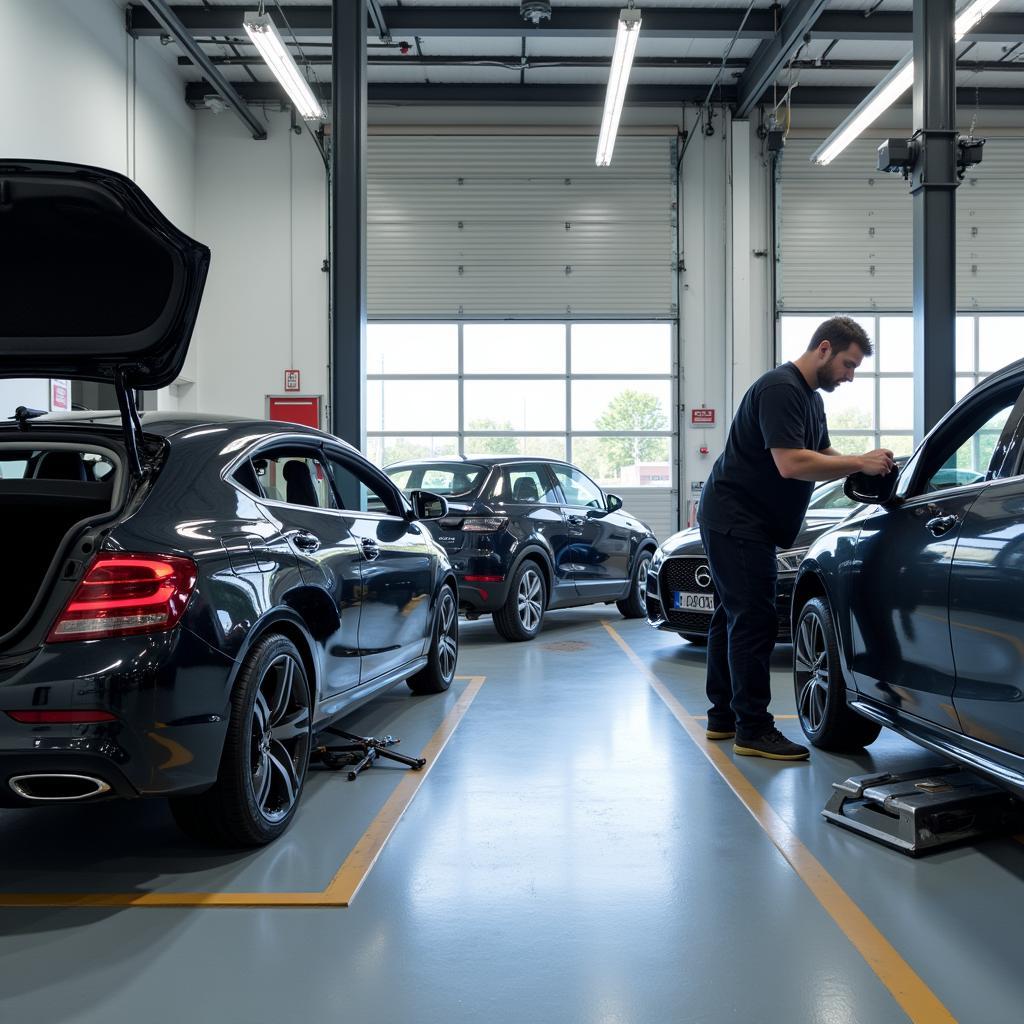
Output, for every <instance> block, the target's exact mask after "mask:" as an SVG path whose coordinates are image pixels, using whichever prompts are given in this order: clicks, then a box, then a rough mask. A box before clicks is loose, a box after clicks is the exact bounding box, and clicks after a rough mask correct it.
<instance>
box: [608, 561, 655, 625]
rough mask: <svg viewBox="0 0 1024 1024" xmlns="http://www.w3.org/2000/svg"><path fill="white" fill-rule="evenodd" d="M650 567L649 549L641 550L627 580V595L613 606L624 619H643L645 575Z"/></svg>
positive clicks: (645, 608)
mask: <svg viewBox="0 0 1024 1024" xmlns="http://www.w3.org/2000/svg"><path fill="white" fill-rule="evenodd" d="M650 568H651V553H650V551H641V552H640V554H639V555H637V559H636V565H635V566H634V568H633V577H632V579H631V580H630V581H629V596H628V597H624V598H623V599H622V600H621V601H616V602H615V607H616V608H618V609H619V614H620V615H621V616H622V617H623V618H624V619H643V618H645V617H646V616H647V576H648V573H649V572H650Z"/></svg>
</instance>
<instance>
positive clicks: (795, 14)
mask: <svg viewBox="0 0 1024 1024" xmlns="http://www.w3.org/2000/svg"><path fill="white" fill-rule="evenodd" d="M827 3H828V0H792V2H791V3H790V4H789V6H788V7H786V8H785V13H784V15H783V17H782V22H781V24H780V25H779V31H778V32H776V33H775V35H774V36H772V38H771V39H767V40H765V41H764V42H763V43H761V45H760V46H759V47H758V48H757V52H756V53H755V54H754V57H753V59H752V60H751V62H750V67H748V68H747V70H746V71H745V72H744V73H743V77H742V78H741V79H740V80H739V82H737V83H736V96H737V99H736V116H737V117H746V116H747V115H748V114H749V113H750V111H751V109H752V108H753V107H754V105H755V104H756V103H757V101H758V100H759V99H760V98H761V97H762V96H763V95H764V92H765V90H766V89H767V88H769V87H770V86H771V84H772V83H773V82H774V81H775V78H776V76H777V75H778V73H779V71H780V70H781V68H782V66H783V64H785V63H786V61H787V60H789V58H790V57H792V56H793V54H794V52H795V51H796V49H797V47H798V46H799V45H800V43H801V41H802V40H803V38H804V36H805V35H806V34H807V32H808V30H809V29H810V28H811V26H812V25H813V24H814V22H815V21H816V20H817V18H818V15H819V14H821V12H822V10H823V9H824V8H825V6H826V5H827Z"/></svg>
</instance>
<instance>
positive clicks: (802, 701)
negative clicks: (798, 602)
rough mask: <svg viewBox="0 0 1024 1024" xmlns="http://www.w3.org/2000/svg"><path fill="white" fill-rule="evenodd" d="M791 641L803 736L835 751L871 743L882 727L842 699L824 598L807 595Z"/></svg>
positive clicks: (832, 625) (843, 691) (836, 647)
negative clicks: (808, 599) (808, 598)
mask: <svg viewBox="0 0 1024 1024" xmlns="http://www.w3.org/2000/svg"><path fill="white" fill-rule="evenodd" d="M793 644H794V646H793V688H794V693H795V696H796V708H797V715H798V716H799V718H800V727H801V728H802V729H803V731H804V735H805V736H806V737H807V738H808V739H809V740H810V741H811V743H812V744H813V745H814V746H816V747H819V748H820V749H822V750H832V751H836V752H837V753H849V752H851V751H854V750H859V749H861V748H862V747H866V746H868V745H869V744H870V743H873V742H874V741H875V740H876V739H877V738H878V734H879V732H881V729H882V727H881V726H880V725H879V724H878V723H876V722H871V721H869V720H868V719H866V718H863V717H861V716H860V715H858V714H857V712H856V711H851V710H850V708H849V706H848V705H847V703H846V683H845V681H844V679H843V673H842V669H841V667H840V660H839V658H840V655H839V644H838V641H837V640H836V629H835V623H834V622H833V619H832V611H831V609H830V608H829V605H828V602H827V601H826V600H825V599H824V598H821V597H814V598H811V600H810V601H808V602H807V603H806V604H805V605H804V606H803V608H801V609H800V617H799V618H798V619H797V623H796V630H795V637H794V640H793Z"/></svg>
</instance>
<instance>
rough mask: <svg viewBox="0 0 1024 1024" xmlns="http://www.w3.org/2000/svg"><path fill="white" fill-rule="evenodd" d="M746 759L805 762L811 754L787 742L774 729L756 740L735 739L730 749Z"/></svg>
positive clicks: (804, 748) (799, 746)
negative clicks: (763, 758) (759, 758)
mask: <svg viewBox="0 0 1024 1024" xmlns="http://www.w3.org/2000/svg"><path fill="white" fill-rule="evenodd" d="M732 749H733V750H734V751H735V752H736V753H737V754H743V755H745V756H747V757H767V758H769V759H770V760H772V761H806V760H807V758H809V757H810V756H811V752H810V751H809V750H808V749H807V748H806V747H802V746H801V745H800V744H799V743H792V742H791V741H790V740H787V739H786V737H785V736H783V735H782V733H781V732H779V730H778V729H776V728H774V727H773V728H771V729H769V730H768V731H767V732H766V733H764V734H763V735H762V736H758V737H757V738H756V739H740V738H739V737H737V738H736V742H735V743H734V744H733V748H732Z"/></svg>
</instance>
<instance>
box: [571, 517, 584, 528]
mask: <svg viewBox="0 0 1024 1024" xmlns="http://www.w3.org/2000/svg"><path fill="white" fill-rule="evenodd" d="M585 522H586V519H584V518H583V516H569V519H568V523H569V525H570V526H582V525H583V524H584V523H585Z"/></svg>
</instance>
